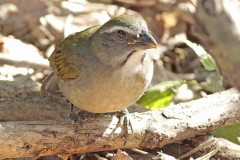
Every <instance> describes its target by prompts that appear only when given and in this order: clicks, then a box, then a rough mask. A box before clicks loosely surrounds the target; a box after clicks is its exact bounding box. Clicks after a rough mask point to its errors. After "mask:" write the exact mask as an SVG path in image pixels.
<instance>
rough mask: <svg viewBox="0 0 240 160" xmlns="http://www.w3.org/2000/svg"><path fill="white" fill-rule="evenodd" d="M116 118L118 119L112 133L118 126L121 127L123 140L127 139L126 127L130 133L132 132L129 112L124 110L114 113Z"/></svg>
mask: <svg viewBox="0 0 240 160" xmlns="http://www.w3.org/2000/svg"><path fill="white" fill-rule="evenodd" d="M116 116H117V117H118V123H117V125H116V127H115V129H114V130H113V132H114V131H115V130H116V129H117V128H118V127H120V126H122V133H123V134H124V137H125V140H127V139H128V127H130V130H131V132H133V128H132V124H131V120H130V118H129V116H130V115H129V112H128V110H127V109H126V108H125V109H123V110H121V111H117V112H116ZM126 142H127V141H125V143H124V145H125V144H126Z"/></svg>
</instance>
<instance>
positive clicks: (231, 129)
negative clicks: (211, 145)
mask: <svg viewBox="0 0 240 160" xmlns="http://www.w3.org/2000/svg"><path fill="white" fill-rule="evenodd" d="M213 135H214V136H217V137H222V138H225V139H227V140H229V141H231V142H233V143H236V144H240V142H239V140H238V138H239V137H240V123H239V124H234V125H230V126H224V127H221V128H218V129H216V130H215V131H213Z"/></svg>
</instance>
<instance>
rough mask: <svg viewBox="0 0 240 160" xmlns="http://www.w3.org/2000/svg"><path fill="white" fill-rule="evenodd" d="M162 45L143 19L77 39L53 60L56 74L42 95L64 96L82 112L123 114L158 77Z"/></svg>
mask: <svg viewBox="0 0 240 160" xmlns="http://www.w3.org/2000/svg"><path fill="white" fill-rule="evenodd" d="M156 47H157V42H156V40H155V39H154V38H153V36H152V35H151V33H150V31H149V29H148V27H147V23H146V22H145V20H144V19H143V18H142V17H136V16H132V15H126V14H124V15H120V16H116V17H114V18H112V19H110V20H109V21H107V22H106V23H105V24H103V25H101V26H93V27H90V28H87V29H85V30H83V31H81V32H77V33H74V34H72V35H69V36H68V37H67V38H65V39H64V40H63V41H62V42H61V43H60V44H59V45H56V47H55V49H54V51H53V53H52V54H51V55H50V57H49V59H48V60H49V63H50V67H51V69H52V72H51V73H50V74H49V75H48V77H46V78H45V80H44V81H43V85H42V90H43V91H47V92H55V91H56V90H60V91H61V92H62V94H63V95H64V97H66V99H67V100H68V101H69V102H70V103H71V104H73V105H74V106H76V107H78V108H80V109H81V110H84V111H87V112H91V113H109V112H116V111H121V110H123V109H125V108H127V107H129V106H131V105H133V104H135V103H136V101H137V100H138V99H139V98H140V97H141V96H142V95H143V93H144V91H145V90H146V89H147V87H148V85H149V84H150V82H151V79H152V76H153V61H152V59H151V56H150V54H149V49H152V48H156Z"/></svg>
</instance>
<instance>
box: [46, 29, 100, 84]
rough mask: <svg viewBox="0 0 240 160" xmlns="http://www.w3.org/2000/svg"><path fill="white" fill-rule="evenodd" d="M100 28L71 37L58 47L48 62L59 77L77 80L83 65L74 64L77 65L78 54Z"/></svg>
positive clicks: (87, 30)
mask: <svg viewBox="0 0 240 160" xmlns="http://www.w3.org/2000/svg"><path fill="white" fill-rule="evenodd" d="M99 27H100V26H95V27H91V28H88V29H86V30H84V31H82V32H78V33H75V34H73V35H70V36H68V37H67V38H66V39H65V40H64V41H62V43H61V44H60V45H58V46H56V48H55V50H54V51H53V53H52V54H51V56H50V57H49V59H48V60H49V63H50V66H51V68H52V70H53V72H54V73H55V74H56V75H57V76H58V77H60V78H61V79H63V80H65V79H75V78H77V77H79V76H80V75H81V73H80V68H79V66H81V64H77V65H76V64H74V63H76V57H77V56H76V53H78V52H79V51H78V50H79V48H83V47H84V46H86V45H87V44H88V43H89V38H90V37H91V36H92V35H93V34H94V33H95V32H96V31H97V29H98V28H99ZM80 52H81V51H80ZM85 54H88V53H85ZM78 63H81V61H78Z"/></svg>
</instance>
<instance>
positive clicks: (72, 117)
mask: <svg viewBox="0 0 240 160" xmlns="http://www.w3.org/2000/svg"><path fill="white" fill-rule="evenodd" d="M80 112H82V110H80V111H79V112H78V114H76V112H75V111H74V105H73V104H71V108H70V114H69V116H68V119H69V121H70V122H71V124H72V126H73V128H74V132H75V133H78V132H79V125H80V124H81V118H80V117H81V116H80Z"/></svg>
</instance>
